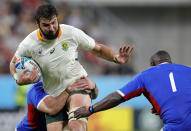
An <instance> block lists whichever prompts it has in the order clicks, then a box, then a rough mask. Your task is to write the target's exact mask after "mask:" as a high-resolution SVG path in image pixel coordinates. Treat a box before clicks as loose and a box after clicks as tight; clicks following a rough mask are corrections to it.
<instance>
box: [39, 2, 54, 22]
mask: <svg viewBox="0 0 191 131" xmlns="http://www.w3.org/2000/svg"><path fill="white" fill-rule="evenodd" d="M54 15H56V16H57V15H58V13H57V10H56V8H55V7H54V6H53V5H51V4H45V5H41V6H39V7H38V8H37V10H36V13H35V20H36V22H37V23H38V24H39V23H40V18H46V19H51V18H52V17H53V16H54Z"/></svg>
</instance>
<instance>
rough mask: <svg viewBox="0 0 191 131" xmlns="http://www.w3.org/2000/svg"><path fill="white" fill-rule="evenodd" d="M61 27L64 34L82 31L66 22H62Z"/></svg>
mask: <svg viewBox="0 0 191 131" xmlns="http://www.w3.org/2000/svg"><path fill="white" fill-rule="evenodd" d="M60 28H61V30H62V32H63V33H64V34H73V33H74V32H79V31H82V30H81V29H78V28H76V27H74V26H71V25H66V24H60Z"/></svg>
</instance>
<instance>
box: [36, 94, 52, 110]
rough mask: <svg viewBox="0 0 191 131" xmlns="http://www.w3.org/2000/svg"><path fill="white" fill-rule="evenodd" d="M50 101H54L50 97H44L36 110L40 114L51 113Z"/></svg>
mask: <svg viewBox="0 0 191 131" xmlns="http://www.w3.org/2000/svg"><path fill="white" fill-rule="evenodd" d="M52 99H54V98H53V97H52V96H49V95H47V96H45V97H44V98H43V99H42V100H41V101H40V102H39V103H38V105H37V109H38V110H39V111H41V112H45V113H50V112H51V110H52V109H51V108H50V104H51V101H52Z"/></svg>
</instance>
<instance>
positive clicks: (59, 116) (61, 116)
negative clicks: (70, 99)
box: [45, 91, 92, 124]
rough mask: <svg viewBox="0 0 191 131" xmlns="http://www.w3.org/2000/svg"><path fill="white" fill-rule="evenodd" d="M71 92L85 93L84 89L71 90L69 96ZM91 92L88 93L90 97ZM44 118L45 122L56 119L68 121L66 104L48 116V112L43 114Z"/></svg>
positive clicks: (48, 122)
mask: <svg viewBox="0 0 191 131" xmlns="http://www.w3.org/2000/svg"><path fill="white" fill-rule="evenodd" d="M73 94H87V93H86V92H85V91H72V92H71V93H70V96H71V95H73ZM91 94H92V93H91ZM91 94H89V95H90V98H91ZM87 95H88V94H87ZM45 118H46V124H50V123H53V122H58V121H68V114H67V108H66V106H65V107H64V108H63V109H62V110H61V111H60V112H58V113H57V114H56V115H53V116H50V115H48V114H45Z"/></svg>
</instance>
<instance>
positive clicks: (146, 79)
mask: <svg viewBox="0 0 191 131" xmlns="http://www.w3.org/2000/svg"><path fill="white" fill-rule="evenodd" d="M117 92H118V93H119V94H120V95H122V96H123V98H124V99H125V100H129V99H131V98H133V97H136V96H139V95H141V94H142V93H143V94H144V96H145V97H146V98H147V99H148V100H149V101H150V103H151V104H152V105H153V107H154V108H155V109H156V111H157V112H158V114H159V115H160V117H161V119H162V121H163V122H164V124H165V126H164V129H163V130H164V131H171V130H173V131H180V130H181V131H188V130H190V129H191V68H190V67H186V66H183V65H179V64H169V63H167V64H160V65H158V66H155V67H152V68H150V69H148V70H146V71H144V72H142V73H140V74H138V75H137V76H136V77H135V78H134V79H133V80H132V81H131V82H129V83H128V84H126V85H125V86H124V87H123V88H121V89H119V90H117Z"/></svg>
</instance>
